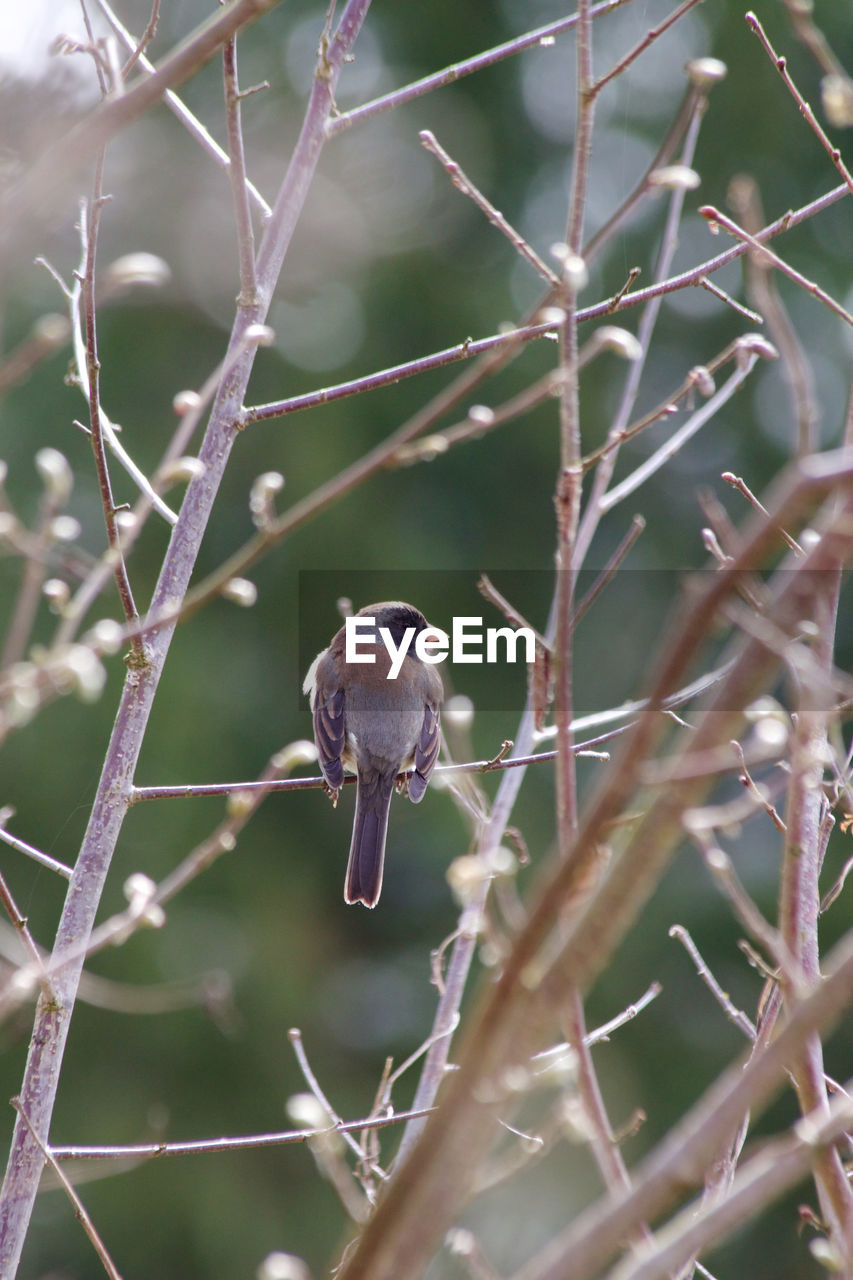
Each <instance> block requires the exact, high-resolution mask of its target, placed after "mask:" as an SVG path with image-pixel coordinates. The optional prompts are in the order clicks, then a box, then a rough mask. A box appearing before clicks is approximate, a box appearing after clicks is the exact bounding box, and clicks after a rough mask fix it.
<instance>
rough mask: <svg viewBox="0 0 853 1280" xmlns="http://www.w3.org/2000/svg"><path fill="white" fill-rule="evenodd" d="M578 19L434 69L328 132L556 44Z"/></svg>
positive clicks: (606, 1)
mask: <svg viewBox="0 0 853 1280" xmlns="http://www.w3.org/2000/svg"><path fill="white" fill-rule="evenodd" d="M627 3H629V0H600V2H599V3H598V4H595V5H593V6H592V16H593V17H594V18H598V17H602V16H603V15H604V14H607V13H612V12H613V11H614V10H615V9H618V8H620V7H621V6H622V5H624V4H627ZM577 21H578V15H577V14H576V13H573V14H571V15H570V16H569V17H568V18H559V19H558V20H557V21H556V22H549V23H546V24H545V26H542V27H536V28H535V29H534V30H533V31H527V32H525V33H524V35H521V36H514V37H513V39H512V40H507V41H505V42H504V43H503V44H499V45H496V46H495V47H494V48H493V49H486V50H485V51H484V52H483V53H478V54H475V55H474V56H473V57H472V58H466V59H464V60H463V61H461V62H454V63H452V64H451V65H450V66H449V67H445V68H444V69H443V70H442V71H436V72H433V74H432V75H429V76H424V77H423V78H422V79H420V80H415V81H414V82H413V83H412V84H408V85H404V86H403V87H402V88H400V89H394V90H392V91H391V92H390V93H386V94H383V95H382V97H381V98H375V99H374V100H373V101H372V102H366V103H364V104H363V105H362V106H360V107H354V108H353V109H352V110H351V111H345V112H341V113H340V114H339V115H337V116H335V117H334V118H333V119H332V120H330V121H329V124H328V126H327V131H328V134H329V136H330V137H335V136H336V135H337V134H339V133H341V132H343V130H345V129H349V128H351V127H352V126H353V125H355V124H361V123H363V122H364V121H365V120H370V119H371V118H372V117H373V116H376V115H380V114H381V113H382V112H384V111H391V110H392V109H394V108H396V107H398V106H402V105H403V103H405V102H411V101H412V100H413V99H414V98H419V97H422V96H423V95H424V94H425V93H432V91H433V90H434V89H441V88H443V87H444V86H445V85H448V84H455V83H456V81H457V80H461V79H463V78H464V77H465V76H470V75H473V74H474V72H476V71H483V70H485V69H486V68H487V67H493V66H495V64H496V63H498V62H502V61H503V60H504V59H505V58H510V57H513V56H514V55H515V54H517V53H523V52H524V50H525V49H532V48H536V47H537V46H540V45H541V46H546V47H547V46H548V45H550V44H552V43H553V41H554V37H555V36H558V35H560V34H561V33H562V32H564V31H569V30H571V28H572V27H574V26H576V25H577Z"/></svg>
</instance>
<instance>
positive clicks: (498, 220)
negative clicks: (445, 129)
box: [418, 129, 559, 288]
mask: <svg viewBox="0 0 853 1280" xmlns="http://www.w3.org/2000/svg"><path fill="white" fill-rule="evenodd" d="M418 137H419V138H420V140H421V142H422V143H423V145H424V147H426V149H427V151H429V152H431V154H432V155H434V156H435V158H436V159H437V160H438V162H439V164H441V165H442V167H443V168H444V169H446V171H447V173H448V174H449V175H450V181H451V182H452V183H453V185H454V187H457V188H458V190H459V191H461V192H462V194H463V195H465V196H468V198H469V199H470V200H473V202H474V204H475V205H476V206H477V208H478V209H479V210H480V211H481V212H482V213H484V214H485V215H486V218H487V219H488V220H489V222H490V223H491V224H492V226H493V227H497V229H498V231H500V233H501V235H504V236H506V238H507V240H509V242H510V244H511V245H512V247H513V248H514V249H515V250H516V251H517V252H518V253H519V254H520V255H521V257H522V258H524V260H525V261H526V262H529V263H530V265H531V266H532V267H533V269H534V271H537V272H538V273H539V275H540V276H541V277H542V279H543V280H544V281H545V282H546V284H549V285H550V286H551V288H556V286H557V285H558V284H559V277H558V276H557V275H556V274H555V273H554V272H553V271H552V270H551V268H550V267H549V266H548V264H547V263H546V262H543V260H542V259H541V258H540V256H539V254H538V253H537V252H536V250H535V249H534V248H533V247H532V245H529V244H528V243H527V241H526V240H525V238H524V236H523V235H522V234H521V233H520V232H519V231H516V229H515V227H513V226H511V225H510V224H509V223H508V222H507V220H506V218H505V217H504V216H503V214H502V213H501V212H500V211H499V210H498V209H496V208H495V206H494V205H493V204H492V202H491V201H490V200H487V199H486V197H485V196H484V195H483V193H482V192H481V191H480V190H479V189H478V188H477V187H476V186H475V185H474V183H473V182H472V181H471V179H470V178H469V177H468V175H467V174H466V173H465V172H464V171H463V170H462V168H461V167H460V166H459V164H458V163H457V162H456V161H455V160H454V159H453V158H452V156H450V155H448V153H447V152H446V151H445V149H444V147H442V146H441V144H440V143H439V141H438V139H437V138H436V136H435V134H433V133H431V132H430V131H429V129H422V130H421V132H420V133H419V134H418Z"/></svg>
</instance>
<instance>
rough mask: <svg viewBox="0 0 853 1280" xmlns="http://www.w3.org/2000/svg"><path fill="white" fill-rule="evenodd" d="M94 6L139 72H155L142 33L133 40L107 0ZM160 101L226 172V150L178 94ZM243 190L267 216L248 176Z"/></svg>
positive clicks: (171, 93)
mask: <svg viewBox="0 0 853 1280" xmlns="http://www.w3.org/2000/svg"><path fill="white" fill-rule="evenodd" d="M158 3H159V0H158ZM97 5H98V8H99V9H100V10H101V12H102V13H103V15H104V17H105V18H106V20H107V22H108V23H109V24H110V26H111V27H112V29H113V31H114V32H115V33H116V35H117V36H118V38H119V40H121V42H122V44H123V45H124V47H125V48H126V49H128V50H130V51H131V52H132V53H133V54H134V60H135V61H138V63H139V65H140V67H142V69H143V71H145V72H146V74H148V75H153V74H154V72H155V71H156V67H155V66H154V64H153V62H150V61H149V60H148V58H146V57H145V54H144V53H143V52H140V50H141V48H142V47H143V41H144V39H145V37H144V36H143V38H142V41H137V40H136V39H135V38H134V37H133V36H132V35H131V34H130V32H129V31H128V29H127V27H125V26H123V25H122V23H121V21H120V20H119V18H118V17H117V16H116V14H115V13H114V12H113V10H112V9H111V7H110V6H109V4H107V0H97ZM149 25H150V24H149ZM128 69H129V68H126V70H128ZM163 101H164V102H165V104H166V106H167V107H168V108H169V110H170V111H171V112H172V114H173V115H174V116H175V117H176V118H177V119H178V120H180V122H181V123H182V124H183V126H184V128H185V129H186V130H187V132H188V133H189V134H190V136H191V137H193V138H195V140H196V141H197V142H198V143H199V144H200V145H201V146H202V147H203V148H204V150H205V151H206V152H207V153H208V155H209V156H210V157H211V159H212V160H213V161H214V163H215V164H217V165H218V166H219V167H220V168H221V169H224V170H226V171H227V170H228V169H229V168H230V166H231V161H230V159H229V157H228V153H227V152H226V151H223V149H222V147H220V145H219V143H218V142H217V141H216V139H215V138H214V137H212V135H211V134H210V132H209V131H208V130H207V128H206V127H205V126H204V125H203V124H202V123H201V121H200V120H199V119H198V118H197V117H196V116H194V115H193V113H192V112H191V111H190V109H189V108H188V107H187V105H186V104H185V103H184V102H183V101H182V100H181V99H180V98H179V97H178V95H177V94H176V93H175V91H174V90H173V89H167V90H166V92H165V93H164V94H163ZM246 190H247V191H248V193H249V195H250V197H251V199H252V202H253V203H254V205H255V208H256V209H257V210H258V212H259V213H260V215H261V217H262V218H264V219H266V218H268V217H269V216H270V213H271V212H272V211H271V209H270V207H269V205H268V204H267V202H266V200H265V199H264V197H263V196H262V195H261V193H260V191H259V190H258V189H257V187H255V186H254V185H253V184H252V183H251V182H249V181H248V179H247V180H246Z"/></svg>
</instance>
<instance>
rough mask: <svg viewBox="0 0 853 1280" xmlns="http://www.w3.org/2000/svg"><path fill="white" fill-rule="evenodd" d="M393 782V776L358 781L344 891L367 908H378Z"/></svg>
mask: <svg viewBox="0 0 853 1280" xmlns="http://www.w3.org/2000/svg"><path fill="white" fill-rule="evenodd" d="M394 782H395V775H394V774H382V773H377V774H374V775H373V776H372V777H367V778H365V777H361V778H359V782H358V791H357V794H356V800H355V821H354V822H353V828H352V844H351V845H350V851H349V862H348V863H347V880H346V886H345V888H344V899H345V900H346V901H347V902H363V903H364V905H365V906H366V907H375V906H376V904H377V902H378V901H379V894H380V893H381V891H382V869H383V865H384V862H385V837H386V835H387V834H388V809H389V807H390V805H391V794H392V792H393V790H394Z"/></svg>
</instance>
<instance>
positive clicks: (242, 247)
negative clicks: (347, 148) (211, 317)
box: [222, 35, 257, 307]
mask: <svg viewBox="0 0 853 1280" xmlns="http://www.w3.org/2000/svg"><path fill="white" fill-rule="evenodd" d="M222 66H223V72H224V79H225V118H226V121H227V124H228V154H229V158H230V160H231V164H230V165H229V168H228V176H229V178H230V179H231V192H232V196H233V199H234V214H235V218H236V222H237V253H238V257H239V260H240V295H239V297H238V299H237V305H238V306H240V307H254V306H255V304H256V302H257V298H256V293H257V280H256V279H255V235H254V232H253V230H252V215H251V212H250V210H249V191H248V185H247V178H246V155H245V151H244V148H243V125H242V120H241V111H240V99H241V94H240V85H239V83H238V80H237V36H236V35H233V36H232V37H231V38H230V40H227V41H226V42H225V44H224V45H223V46H222Z"/></svg>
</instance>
